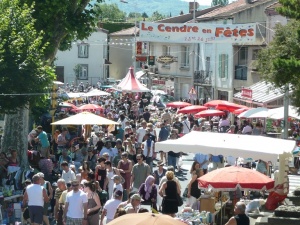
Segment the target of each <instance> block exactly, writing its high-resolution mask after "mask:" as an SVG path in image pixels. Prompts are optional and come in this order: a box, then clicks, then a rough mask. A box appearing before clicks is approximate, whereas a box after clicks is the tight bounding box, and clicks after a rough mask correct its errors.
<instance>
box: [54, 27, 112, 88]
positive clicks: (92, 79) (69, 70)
mask: <svg viewBox="0 0 300 225" xmlns="http://www.w3.org/2000/svg"><path fill="white" fill-rule="evenodd" d="M83 42H85V43H88V44H89V56H88V58H78V46H77V44H78V43H81V40H78V41H75V42H73V43H72V48H71V49H70V50H67V51H63V52H62V51H58V52H57V54H56V60H55V62H54V64H55V66H63V67H64V82H65V83H71V82H72V81H75V74H74V71H73V69H74V67H75V65H77V64H88V81H89V83H91V84H93V85H95V84H96V83H97V82H98V81H99V79H101V78H103V75H104V58H105V55H106V53H107V33H105V32H103V31H102V30H100V29H98V30H97V31H96V32H94V33H92V34H91V36H90V37H89V38H88V39H86V40H83ZM82 81H83V82H84V83H85V82H86V81H87V80H82Z"/></svg>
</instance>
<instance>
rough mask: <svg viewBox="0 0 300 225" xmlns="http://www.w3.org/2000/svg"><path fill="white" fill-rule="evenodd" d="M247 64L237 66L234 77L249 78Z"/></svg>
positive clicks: (237, 78)
mask: <svg viewBox="0 0 300 225" xmlns="http://www.w3.org/2000/svg"><path fill="white" fill-rule="evenodd" d="M247 71H248V68H247V66H235V75H234V79H236V80H247Z"/></svg>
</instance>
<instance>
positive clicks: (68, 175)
mask: <svg viewBox="0 0 300 225" xmlns="http://www.w3.org/2000/svg"><path fill="white" fill-rule="evenodd" d="M61 178H62V179H64V180H65V182H66V183H71V181H72V180H76V176H75V173H74V172H73V171H72V170H71V169H69V171H68V172H66V171H64V170H63V172H62V175H61Z"/></svg>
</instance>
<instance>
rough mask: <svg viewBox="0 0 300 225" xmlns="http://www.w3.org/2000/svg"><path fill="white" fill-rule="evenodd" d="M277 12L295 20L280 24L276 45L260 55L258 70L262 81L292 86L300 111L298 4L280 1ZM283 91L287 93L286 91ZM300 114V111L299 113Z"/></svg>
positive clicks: (299, 18)
mask: <svg viewBox="0 0 300 225" xmlns="http://www.w3.org/2000/svg"><path fill="white" fill-rule="evenodd" d="M279 3H280V4H281V5H282V7H279V8H276V10H277V11H278V12H279V13H280V14H282V15H283V16H287V17H289V18H293V19H295V20H291V21H290V22H289V23H288V24H287V25H285V26H283V25H280V24H277V26H276V32H275V36H274V39H273V41H272V42H271V43H270V44H269V46H268V47H267V48H266V49H264V50H263V51H261V53H260V54H259V58H258V69H259V72H260V74H261V75H262V78H263V79H265V80H267V81H269V82H271V83H273V84H274V85H275V87H279V88H282V89H284V87H285V86H286V85H287V84H289V87H290V89H292V91H293V93H292V95H291V96H290V98H291V101H292V102H293V105H294V106H296V107H298V108H299V107H300V79H299V78H300V72H299V71H300V59H299V55H300V47H299V46H300V45H299V44H300V11H299V9H298V5H299V4H298V2H297V1H290V0H279ZM283 91H284V90H283ZM298 112H300V108H299V109H298Z"/></svg>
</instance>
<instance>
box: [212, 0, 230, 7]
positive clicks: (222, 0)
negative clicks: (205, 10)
mask: <svg viewBox="0 0 300 225" xmlns="http://www.w3.org/2000/svg"><path fill="white" fill-rule="evenodd" d="M228 3H229V2H228V0H212V2H211V6H216V5H222V6H224V5H228Z"/></svg>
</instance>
